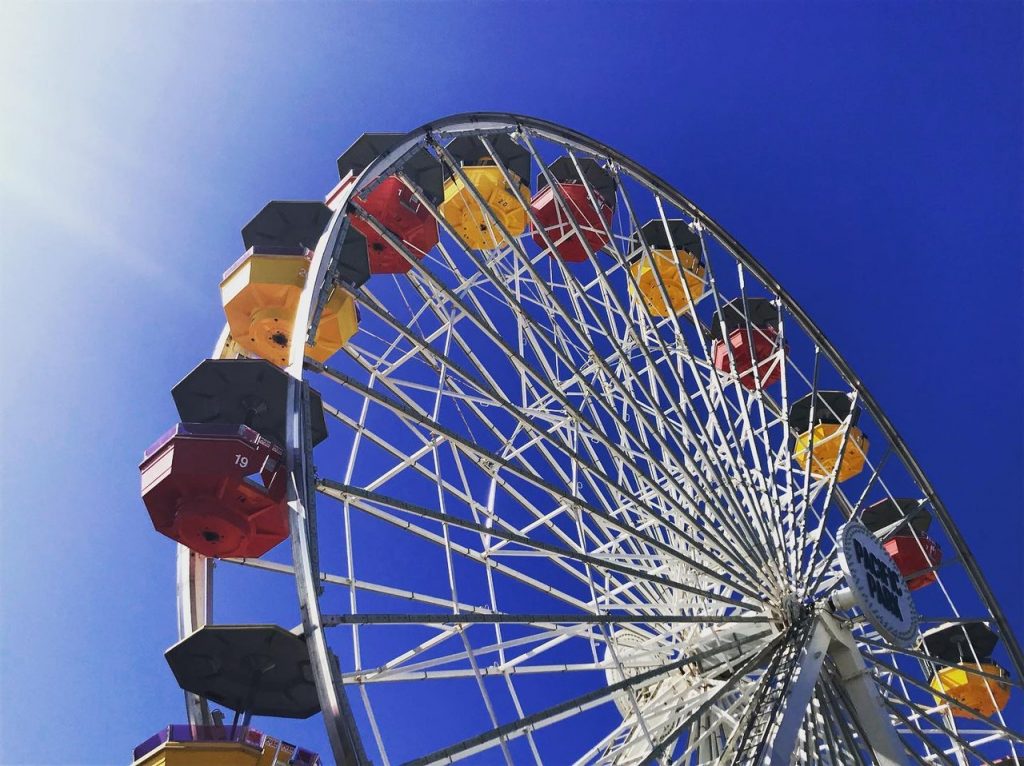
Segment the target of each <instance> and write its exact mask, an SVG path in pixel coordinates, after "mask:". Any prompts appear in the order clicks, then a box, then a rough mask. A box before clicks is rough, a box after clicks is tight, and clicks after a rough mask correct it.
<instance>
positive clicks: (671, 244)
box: [629, 218, 704, 317]
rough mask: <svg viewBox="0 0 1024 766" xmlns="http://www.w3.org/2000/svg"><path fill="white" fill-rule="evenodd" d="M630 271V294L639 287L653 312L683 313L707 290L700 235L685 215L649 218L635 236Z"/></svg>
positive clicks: (646, 303)
mask: <svg viewBox="0 0 1024 766" xmlns="http://www.w3.org/2000/svg"><path fill="white" fill-rule="evenodd" d="M666 223H667V226H666ZM629 271H630V273H631V274H632V276H633V281H634V282H635V284H636V287H635V288H634V286H633V284H630V292H631V294H632V295H633V296H634V298H635V297H636V293H637V291H639V294H640V297H641V298H642V299H643V302H644V305H645V307H646V309H647V311H648V312H650V314H651V315H652V316H655V317H667V316H670V314H683V313H685V312H687V311H689V310H690V306H691V304H696V303H697V301H698V300H700V297H701V296H702V295H703V294H704V262H703V258H702V249H701V241H700V237H699V236H698V235H697V234H695V233H694V232H693V231H691V230H690V228H689V226H688V225H687V223H686V221H683V220H682V219H670V220H668V221H667V222H666V221H663V220H662V219H660V218H655V219H654V220H651V221H648V222H647V223H646V224H644V225H643V227H642V228H641V229H640V231H639V232H638V234H637V235H635V236H634V238H633V245H632V252H631V255H630V266H629ZM666 297H667V299H668V302H667V303H666ZM670 309H671V311H670Z"/></svg>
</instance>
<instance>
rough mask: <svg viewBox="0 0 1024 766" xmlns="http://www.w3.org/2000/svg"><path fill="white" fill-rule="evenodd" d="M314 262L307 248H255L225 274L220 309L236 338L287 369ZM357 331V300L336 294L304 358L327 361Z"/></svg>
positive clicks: (349, 296) (269, 360)
mask: <svg viewBox="0 0 1024 766" xmlns="http://www.w3.org/2000/svg"><path fill="white" fill-rule="evenodd" d="M311 256H312V253H310V251H309V250H307V249H305V248H304V247H269V246H262V247H260V249H256V248H255V247H253V248H250V249H249V250H248V251H247V252H246V253H245V255H243V256H242V257H241V258H240V259H239V260H238V261H236V262H235V264H234V265H233V266H232V267H231V268H230V269H228V270H227V271H226V272H225V274H224V278H223V281H222V282H221V285H220V295H221V303H222V304H223V306H224V314H225V316H226V317H227V321H228V326H229V327H230V328H231V336H232V338H234V340H235V342H236V343H237V344H238V345H239V346H241V347H242V348H243V349H244V350H245V351H247V352H249V353H251V354H254V355H256V356H259V357H261V358H263V359H266V360H267V361H268V362H272V363H274V364H276V365H278V366H279V367H285V366H287V364H288V357H289V354H290V349H291V338H292V325H293V324H294V322H295V312H296V310H297V309H298V305H299V298H300V296H301V295H302V289H303V287H305V284H306V279H307V277H308V274H309V264H310V259H311ZM358 328H359V317H358V313H357V311H356V303H355V299H354V298H353V297H352V295H351V294H349V293H348V292H346V291H345V290H342V289H340V288H335V290H334V291H333V292H332V293H331V297H330V298H329V299H328V301H327V303H326V305H325V306H324V310H323V313H322V315H321V317H320V324H319V326H318V327H317V334H316V340H315V343H314V344H313V345H312V346H308V345H307V346H306V351H305V355H306V356H309V357H311V358H313V359H316V360H317V361H319V362H323V361H326V360H327V359H329V358H330V357H331V356H333V355H334V354H335V353H336V352H337V351H339V350H340V349H341V348H342V347H343V346H344V345H345V343H347V342H348V340H349V338H351V337H352V336H353V335H355V333H356V330H357V329H358Z"/></svg>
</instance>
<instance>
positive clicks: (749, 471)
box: [654, 194, 777, 563]
mask: <svg viewBox="0 0 1024 766" xmlns="http://www.w3.org/2000/svg"><path fill="white" fill-rule="evenodd" d="M654 199H655V203H656V204H657V208H658V213H659V215H660V217H661V223H662V226H663V228H664V231H665V235H666V237H667V238H668V241H669V244H670V245H671V246H672V250H673V252H674V253H675V256H674V257H675V260H676V266H677V268H680V269H681V268H683V266H682V263H681V262H680V260H679V250H677V249H676V248H675V246H674V242H673V241H672V232H671V230H670V227H669V224H668V218H667V217H666V215H665V209H664V204H663V199H662V197H661V195H660V194H656V195H655V197H654ZM698 235H699V237H700V243H701V250H702V258H703V261H704V265H705V269H706V273H707V278H708V281H709V285H710V290H709V291H708V294H709V295H710V296H711V298H712V300H713V303H714V306H715V311H716V312H721V311H722V305H721V301H720V299H719V293H718V288H717V283H716V282H715V272H714V267H713V263H712V258H710V256H709V253H708V250H707V247H706V241H705V237H704V232H703V229H702V228H698ZM657 276H658V278H659V280H660V273H659V274H657ZM660 281H663V280H660ZM683 287H684V290H685V293H686V299H687V304H688V309H689V313H690V315H691V316H693V317H696V316H697V313H696V312H697V309H696V306H695V305H694V300H693V295H692V293H691V291H690V287H689V285H688V284H687V283H686V282H685V281H684V284H683ZM719 316H723V315H722V314H721V313H719ZM680 330H681V328H679V327H677V331H680ZM679 338H680V340H681V342H683V343H684V344H686V343H687V341H686V336H685V334H684V333H682V332H679ZM697 340H698V343H699V347H698V350H699V351H700V352H701V354H702V356H703V358H704V359H707V360H710V359H711V358H712V353H711V351H710V350H709V348H708V345H707V339H706V337H705V334H704V333H703V332H698V333H697ZM726 350H727V352H728V354H729V359H730V363H731V364H733V365H735V361H734V360H733V357H732V349H731V347H730V346H729V345H728V344H726ZM689 356H690V357H691V358H693V357H694V356H695V355H694V354H692V353H690V354H689ZM755 367H756V365H755ZM732 369H736V367H735V366H733V368H732ZM694 376H695V379H696V381H697V383H698V387H699V388H700V390H701V393H702V395H703V396H704V398H705V399H706V400H708V401H710V400H711V399H712V398H714V399H718V400H719V401H722V402H726V401H728V398H727V396H726V392H725V387H724V386H723V385H722V377H721V376H720V375H716V374H714V373H710V372H709V375H708V381H709V383H710V387H711V389H712V393H711V397H709V396H708V394H707V391H706V389H705V387H704V385H703V382H702V378H701V376H700V375H699V373H698V372H697V371H696V369H694ZM732 385H733V391H734V393H735V395H736V397H737V398H738V399H739V400H740V401H742V400H743V391H742V386H741V385H740V383H739V377H738V376H735V377H734V378H733V381H732ZM711 414H712V417H713V418H714V422H715V426H716V430H717V431H718V433H719V434H720V435H721V438H722V439H723V441H728V440H730V439H731V441H732V442H733V443H734V444H735V445H736V449H735V450H734V451H732V452H727V454H728V455H729V456H730V460H731V462H732V468H733V470H734V471H735V472H736V474H737V475H741V476H743V477H744V478H747V479H748V480H749V477H750V476H751V475H757V476H761V475H762V474H763V471H762V468H761V466H760V460H759V457H758V453H757V449H756V445H755V444H751V456H752V457H753V458H754V460H755V465H754V466H753V467H751V466H748V465H747V463H746V460H745V458H744V451H743V449H742V443H743V440H742V439H741V438H740V436H739V435H738V434H737V433H736V427H735V424H734V423H733V419H732V418H730V417H728V412H727V411H726V412H724V413H723V414H724V415H725V418H724V420H725V424H726V426H727V429H723V427H722V423H721V419H720V418H719V416H718V415H719V409H718V408H714V407H712V408H711ZM740 414H741V418H740V420H741V427H746V428H747V429H750V428H751V425H750V419H749V411H748V409H747V408H745V407H741V408H740ZM726 430H727V431H728V434H726ZM768 499H769V502H770V501H771V498H770V496H769V498H768ZM747 503H748V504H749V505H748V507H750V508H756V503H755V502H754V500H753V498H752V496H751V495H750V494H749V493H748V495H747ZM748 518H753V519H754V521H755V522H756V523H757V525H758V526H759V527H760V533H761V535H763V539H764V540H765V541H767V539H768V538H769V537H770V535H769V534H768V532H767V530H766V529H764V526H763V523H762V520H761V516H760V514H759V513H757V512H756V511H755V512H754V513H753V514H749V515H748ZM776 563H777V559H776Z"/></svg>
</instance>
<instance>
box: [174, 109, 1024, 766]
mask: <svg viewBox="0 0 1024 766" xmlns="http://www.w3.org/2000/svg"><path fill="white" fill-rule="evenodd" d="M524 130H525V131H529V132H530V134H532V135H535V136H538V137H540V138H544V139H547V140H550V141H552V142H555V143H557V144H560V145H562V146H564V147H566V148H568V149H573V150H578V151H582V152H586V153H588V154H594V155H597V156H601V157H604V158H607V159H609V160H611V161H612V162H614V163H615V164H616V165H618V166H619V167H621V168H623V169H624V170H626V171H627V172H628V173H630V174H631V175H632V176H633V177H634V178H636V179H639V180H641V181H642V182H644V183H646V184H647V185H648V186H649V187H650V188H652V189H657V192H658V194H659V195H660V196H661V197H663V198H664V199H665V200H667V201H668V202H670V203H671V204H673V205H675V206H677V207H678V208H679V209H680V210H682V211H684V212H686V213H687V214H688V215H690V216H692V218H693V219H694V220H695V221H697V222H699V223H700V224H701V225H702V226H704V227H706V228H707V230H708V231H709V232H710V233H711V234H712V235H714V237H715V238H716V239H717V240H718V242H719V243H720V244H721V245H722V246H723V247H724V248H725V249H726V250H727V252H728V253H729V254H730V255H731V256H732V257H733V258H734V259H735V260H736V261H737V262H739V263H740V264H741V265H742V266H743V267H744V268H746V269H748V270H749V271H750V272H751V273H752V274H753V275H754V276H755V277H756V278H758V279H759V280H760V281H761V282H762V283H763V284H764V285H765V286H767V287H768V288H769V289H770V290H771V291H772V292H773V293H774V294H775V295H776V296H777V297H778V298H779V299H780V300H781V301H782V302H783V304H784V305H785V307H786V309H787V311H788V312H789V313H791V314H792V315H793V316H794V317H795V318H796V320H797V322H798V323H799V325H800V327H801V329H802V330H803V331H804V332H805V333H806V334H807V336H808V337H809V338H810V339H811V340H813V342H814V343H815V344H816V345H817V347H818V348H820V350H821V351H822V352H823V354H824V355H825V357H826V358H827V359H828V360H829V361H830V362H831V363H832V365H834V367H835V369H836V370H837V371H838V372H839V373H840V374H841V375H842V376H843V378H844V379H845V381H846V382H847V384H848V385H849V386H850V387H851V388H852V389H853V391H854V392H855V395H856V396H857V399H858V401H859V403H860V404H861V406H863V407H864V408H865V409H866V410H868V411H869V412H870V414H871V415H872V417H873V418H874V420H875V422H876V423H877V425H878V427H879V428H880V429H881V430H882V432H883V433H884V435H885V437H886V438H887V439H888V441H889V444H890V445H891V446H892V448H893V450H894V452H895V453H896V454H897V455H898V456H899V457H900V458H901V459H902V461H903V463H904V465H905V467H906V469H907V471H908V473H909V474H910V475H911V477H912V478H913V480H914V481H915V482H916V483H917V485H918V486H919V487H920V488H921V490H922V491H923V493H924V495H925V497H926V499H927V500H928V501H929V503H930V504H931V507H932V508H933V509H934V512H935V514H936V516H937V517H938V519H939V520H940V522H941V523H942V526H943V527H944V528H945V529H946V530H950V531H952V530H955V526H954V525H953V522H952V519H951V517H950V515H949V513H948V512H947V510H946V508H945V507H944V506H943V504H942V502H941V500H940V499H939V497H938V496H937V494H936V493H935V491H934V489H933V488H932V486H931V484H930V483H929V482H928V479H927V477H926V476H925V475H924V472H923V471H922V470H921V469H920V467H919V466H918V465H917V463H916V462H915V461H914V459H913V457H912V455H911V454H910V451H909V449H908V448H907V446H906V445H905V443H904V442H903V440H902V439H901V438H900V437H899V435H898V433H897V432H896V430H895V428H894V427H893V426H892V424H891V423H890V421H889V420H888V418H887V417H886V416H885V414H884V412H882V410H881V409H880V408H879V407H878V405H877V404H876V402H875V400H874V399H873V398H872V397H871V395H870V394H869V393H868V391H867V390H866V389H865V387H864V385H863V384H862V382H861V381H860V379H859V378H858V377H856V376H855V375H854V373H853V371H852V370H851V369H850V367H849V365H848V364H847V363H846V362H845V361H844V360H843V358H842V357H841V356H840V355H839V354H838V352H837V351H836V350H835V348H834V347H833V346H832V344H831V343H830V342H829V340H828V339H827V338H826V337H825V335H824V334H823V333H822V332H821V331H820V330H818V329H817V327H815V325H814V324H813V323H812V322H811V321H810V319H809V317H808V316H807V315H806V313H805V312H804V311H803V310H802V309H801V308H800V307H799V306H798V305H797V304H796V302H795V301H794V300H793V299H792V298H791V297H790V296H789V295H788V294H787V293H786V292H785V290H784V289H783V288H782V286H781V285H780V284H779V283H778V282H777V281H776V280H775V279H774V278H773V277H772V276H771V275H770V274H769V273H768V272H767V271H766V270H765V269H764V268H763V267H762V266H761V265H760V264H759V263H758V262H757V261H755V260H754V258H753V257H752V256H751V255H750V254H749V253H748V252H747V251H746V250H745V249H743V247H742V246H741V245H740V244H739V243H738V242H736V240H735V239H733V238H732V237H731V236H730V235H729V234H728V233H727V232H726V231H725V230H724V229H722V227H720V226H719V225H718V224H717V223H715V222H714V221H713V220H712V219H711V218H709V217H708V216H707V215H706V214H705V213H704V212H703V211H701V210H700V209H699V208H698V207H697V206H695V205H694V204H693V203H691V202H690V201H689V200H687V199H686V198H685V197H683V196H682V195H680V194H679V193H678V192H676V191H675V190H674V189H673V188H672V187H671V186H669V185H668V184H667V183H665V182H664V181H662V180H661V179H660V178H658V177H657V176H655V175H654V174H652V173H650V172H648V171H647V170H645V169H644V168H642V167H640V166H639V165H637V164H636V163H634V162H632V161H631V160H629V159H628V158H626V157H624V156H622V155H621V154H619V153H618V152H616V151H615V150H613V149H611V148H609V147H607V146H605V145H603V144H601V143H600V142H597V141H594V140H593V139H590V138H589V137H586V136H584V135H582V134H580V133H578V132H576V131H573V130H570V129H568V128H564V127H561V126H558V125H555V124H553V123H549V122H546V121H543V120H538V119H535V118H530V117H525V116H519V115H512V114H500V113H479V114H468V115H456V116H453V117H449V118H446V119H443V120H439V121H436V122H433V123H429V124H427V125H425V126H423V127H421V128H419V129H417V130H415V131H412V132H410V133H409V134H407V136H406V137H405V138H404V139H402V140H401V141H400V142H399V143H398V144H397V145H396V146H395V147H394V148H393V149H391V150H390V151H389V152H387V153H385V154H384V155H382V156H381V157H379V158H378V159H377V160H375V161H374V162H373V163H372V164H371V165H370V166H369V167H367V168H366V169H365V170H364V171H363V173H362V174H360V176H359V177H358V178H357V179H355V181H354V182H353V183H351V184H350V185H349V186H348V187H347V188H345V189H344V190H343V191H342V192H341V196H340V198H339V199H337V200H336V201H335V203H336V208H335V213H334V215H333V217H332V219H331V221H330V223H329V225H328V227H327V229H326V230H325V232H324V235H323V236H322V238H321V240H320V242H319V244H318V246H317V248H316V251H315V254H314V257H313V261H312V264H311V269H310V274H311V277H310V279H309V280H308V281H307V284H306V288H305V290H304V291H303V293H302V297H301V300H300V304H299V308H298V311H297V314H296V323H295V328H294V330H293V334H292V337H293V338H302V337H306V336H307V333H309V334H311V333H312V332H314V331H315V326H316V323H317V321H318V318H319V312H320V310H321V309H322V307H323V305H324V303H325V302H326V299H327V297H328V294H329V291H330V290H331V289H333V287H334V284H335V282H334V277H333V271H334V267H335V265H336V259H337V254H338V252H339V251H340V246H341V243H342V242H343V241H344V239H345V233H346V231H347V227H348V225H349V219H348V216H347V214H346V211H347V209H348V207H349V202H350V200H351V199H352V198H353V197H354V196H356V195H357V194H358V193H359V192H361V191H362V190H363V189H365V188H366V187H367V186H368V185H370V184H372V183H373V181H374V180H375V179H377V178H380V177H383V176H385V175H387V173H388V171H389V170H390V168H391V167H393V166H394V165H395V164H396V163H397V162H400V161H401V160H402V159H403V158H404V157H405V156H406V155H407V154H408V153H409V152H410V151H411V150H413V149H415V148H416V147H418V146H419V145H421V143H422V142H423V141H424V139H425V138H427V137H429V136H431V135H434V134H439V133H440V134H444V135H445V136H446V137H452V136H458V135H482V134H493V133H503V132H519V131H524ZM226 337H227V335H226V330H225V332H224V333H223V334H222V336H221V339H220V341H219V342H218V346H217V349H216V351H215V356H219V355H220V354H221V353H222V352H223V347H224V344H225V342H226ZM303 351H304V348H303V346H302V344H300V343H293V344H292V348H291V358H290V364H289V367H288V372H289V374H290V376H291V382H290V388H289V406H288V415H287V418H288V420H287V442H288V444H287V449H288V458H289V467H290V469H291V477H292V481H291V485H290V489H289V505H290V509H291V545H292V559H293V569H294V575H295V580H296V585H297V590H298V597H299V604H300V609H301V613H302V625H303V629H304V632H305V635H306V637H307V642H308V644H309V647H310V656H311V662H312V666H313V673H314V676H315V680H316V683H317V688H318V692H319V695H320V702H321V707H322V711H323V716H324V720H325V723H326V726H327V731H328V736H329V739H330V742H331V747H332V749H333V751H334V753H335V757H336V758H337V759H338V761H339V762H340V763H365V762H368V761H367V759H366V755H365V753H364V752H363V749H362V745H361V743H360V740H359V735H358V733H357V732H356V730H355V724H354V720H353V717H352V714H351V711H350V710H349V707H348V702H347V698H346V696H345V694H344V691H343V689H342V685H341V683H340V678H339V670H338V668H337V667H336V665H335V660H334V658H333V655H332V653H331V651H330V649H329V648H328V646H327V641H326V637H325V634H324V628H325V622H324V619H323V615H322V614H321V612H320V606H319V593H320V590H321V587H322V585H321V572H320V569H319V563H318V559H319V553H318V551H319V549H318V545H317V541H316V529H317V528H316V520H315V512H316V511H315V508H316V506H315V486H314V480H313V474H312V466H311V465H310V463H309V458H310V456H311V451H312V448H311V444H310V441H309V429H308V393H307V392H308V388H307V387H306V386H305V385H304V384H303V383H302V379H303V372H304V369H303V363H304V354H303ZM847 512H848V510H847ZM949 537H950V540H951V542H952V544H953V546H954V549H955V553H956V556H957V557H958V560H959V562H960V563H961V564H962V566H963V567H964V569H965V571H966V572H967V574H968V576H969V578H970V581H971V583H972V585H973V587H974V589H975V590H976V592H977V593H978V594H979V596H980V597H981V599H982V600H983V601H984V602H985V605H986V607H987V609H988V611H989V614H990V616H991V619H992V621H993V622H994V623H995V624H996V625H997V627H998V631H999V634H1000V636H1001V637H1002V639H1003V641H1004V644H1005V646H1006V649H1007V652H1008V654H1009V656H1010V659H1011V662H1012V664H1013V666H1014V669H1015V671H1016V673H1017V677H1018V678H1021V677H1024V655H1022V654H1021V650H1020V647H1019V646H1018V645H1017V643H1016V641H1015V639H1014V636H1013V633H1012V631H1011V630H1010V628H1009V625H1008V623H1007V621H1006V619H1005V617H1004V615H1003V614H1002V611H1001V610H1000V608H999V606H998V603H997V602H996V600H995V598H994V597H993V595H992V593H991V590H990V588H989V587H988V584H987V583H986V582H985V579H984V577H983V576H982V574H981V571H980V569H979V567H978V565H977V563H976V562H975V560H974V558H973V556H972V555H971V553H970V550H969V549H968V546H967V545H966V543H965V542H964V540H963V539H962V538H961V537H959V536H958V535H955V534H950V535H949ZM211 608H212V570H211V562H210V561H208V560H206V559H204V558H203V557H202V556H199V555H197V554H194V553H191V552H190V551H188V549H186V548H184V547H179V552H178V617H179V633H180V635H181V636H182V637H184V636H187V635H188V634H190V633H191V632H192V631H194V630H195V629H197V628H199V627H201V626H202V625H203V624H205V623H206V622H208V621H209V620H210V615H211ZM820 633H821V631H819V634H820ZM817 640H818V641H822V640H824V641H825V642H826V643H828V642H829V641H832V642H833V643H834V635H833V636H832V638H822V635H819V636H818V638H817ZM811 687H813V682H812V683H811ZM809 693H810V689H808V694H809ZM808 699H809V697H808ZM186 702H187V708H188V715H189V719H190V720H191V721H192V722H194V723H201V722H208V721H209V712H208V710H207V707H206V703H205V700H201V699H200V698H198V697H195V696H194V695H186ZM796 724H797V725H799V721H797V722H796ZM889 728H890V729H891V727H889ZM793 733H794V735H795V734H796V730H795V729H794V732H793ZM877 752H879V751H878V750H877V749H876V753H877Z"/></svg>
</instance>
